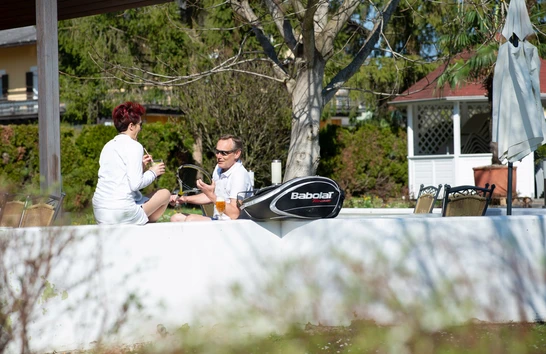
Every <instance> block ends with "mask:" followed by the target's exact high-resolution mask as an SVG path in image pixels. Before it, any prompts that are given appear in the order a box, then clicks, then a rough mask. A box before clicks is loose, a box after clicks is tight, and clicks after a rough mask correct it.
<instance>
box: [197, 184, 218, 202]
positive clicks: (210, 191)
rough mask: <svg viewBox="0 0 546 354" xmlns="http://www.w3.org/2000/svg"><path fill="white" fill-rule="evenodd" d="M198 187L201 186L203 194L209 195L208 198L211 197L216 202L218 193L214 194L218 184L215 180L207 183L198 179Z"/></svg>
mask: <svg viewBox="0 0 546 354" xmlns="http://www.w3.org/2000/svg"><path fill="white" fill-rule="evenodd" d="M197 188H199V189H200V190H201V191H202V192H203V194H205V195H206V196H207V198H209V199H210V201H211V202H212V203H215V202H216V194H214V189H215V188H216V184H215V183H214V181H212V183H211V184H206V183H205V182H203V181H202V180H201V179H198V180H197Z"/></svg>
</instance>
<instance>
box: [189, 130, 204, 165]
mask: <svg viewBox="0 0 546 354" xmlns="http://www.w3.org/2000/svg"><path fill="white" fill-rule="evenodd" d="M193 138H194V141H195V142H194V143H193V152H192V158H193V161H195V163H196V164H197V165H199V166H203V137H202V136H201V132H199V133H198V134H195V135H194V137H193Z"/></svg>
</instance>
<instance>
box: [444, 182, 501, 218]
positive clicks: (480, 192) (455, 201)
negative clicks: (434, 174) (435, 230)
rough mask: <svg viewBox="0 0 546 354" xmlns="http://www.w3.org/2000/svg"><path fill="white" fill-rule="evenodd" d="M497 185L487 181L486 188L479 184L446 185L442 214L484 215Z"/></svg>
mask: <svg viewBox="0 0 546 354" xmlns="http://www.w3.org/2000/svg"><path fill="white" fill-rule="evenodd" d="M494 190H495V185H494V184H493V185H491V187H489V184H488V183H487V184H486V185H485V188H483V187H477V186H457V187H451V186H450V185H447V184H446V185H445V186H444V199H443V203H442V216H482V215H485V212H486V211H487V207H488V206H489V203H490V202H491V196H492V195H493V191H494Z"/></svg>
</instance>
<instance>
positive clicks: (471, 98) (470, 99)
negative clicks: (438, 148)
mask: <svg viewBox="0 0 546 354" xmlns="http://www.w3.org/2000/svg"><path fill="white" fill-rule="evenodd" d="M431 102H487V97H486V96H450V97H437V98H423V99H418V100H407V101H390V102H387V103H388V104H389V105H393V106H407V105H409V104H414V103H431Z"/></svg>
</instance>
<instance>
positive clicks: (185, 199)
mask: <svg viewBox="0 0 546 354" xmlns="http://www.w3.org/2000/svg"><path fill="white" fill-rule="evenodd" d="M178 203H182V204H188V203H189V204H196V205H204V204H209V203H212V201H211V200H210V199H209V197H207V196H206V194H205V193H200V194H195V195H183V196H181V197H178Z"/></svg>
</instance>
